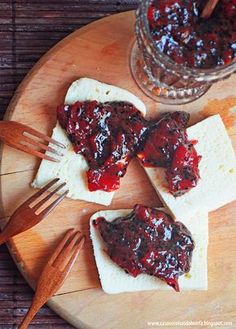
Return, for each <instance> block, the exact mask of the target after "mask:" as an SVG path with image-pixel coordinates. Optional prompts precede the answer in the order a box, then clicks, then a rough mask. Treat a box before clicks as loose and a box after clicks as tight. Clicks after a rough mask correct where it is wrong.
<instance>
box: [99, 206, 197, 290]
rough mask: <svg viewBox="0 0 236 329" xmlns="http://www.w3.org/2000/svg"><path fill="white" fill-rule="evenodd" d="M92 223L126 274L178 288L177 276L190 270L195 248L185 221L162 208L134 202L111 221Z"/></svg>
mask: <svg viewBox="0 0 236 329" xmlns="http://www.w3.org/2000/svg"><path fill="white" fill-rule="evenodd" d="M93 225H94V226H95V227H96V229H98V230H99V232H100V234H101V237H102V238H103V241H104V243H105V246H106V250H105V251H106V253H107V254H108V255H109V257H110V258H111V259H112V261H113V262H115V263H116V264H117V265H118V266H120V267H121V268H122V269H124V270H125V271H126V272H127V273H128V274H130V275H132V276H133V277H137V276H138V275H139V274H142V273H145V274H149V275H153V276H156V277H158V278H160V279H161V280H163V281H165V282H166V283H167V284H168V285H169V286H171V287H172V288H173V289H174V290H175V291H179V284H178V278H179V276H180V275H183V274H184V273H187V272H189V270H190V267H191V258H192V252H193V250H194V241H193V239H192V236H191V233H190V232H189V230H188V229H187V228H186V227H185V226H184V224H182V223H181V222H177V221H176V222H175V221H174V220H173V219H172V218H171V216H170V215H168V214H167V213H165V212H164V211H161V210H158V209H155V208H149V207H146V206H143V205H136V206H135V207H134V209H133V211H132V212H131V213H130V214H128V215H127V216H125V217H119V218H116V219H115V220H113V221H112V222H108V221H106V219H105V218H104V217H98V218H97V219H96V220H94V221H93Z"/></svg>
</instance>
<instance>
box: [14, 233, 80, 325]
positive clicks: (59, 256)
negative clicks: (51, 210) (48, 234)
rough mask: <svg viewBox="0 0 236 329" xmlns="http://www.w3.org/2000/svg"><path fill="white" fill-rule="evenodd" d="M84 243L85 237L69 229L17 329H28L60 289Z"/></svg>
mask: <svg viewBox="0 0 236 329" xmlns="http://www.w3.org/2000/svg"><path fill="white" fill-rule="evenodd" d="M84 242H85V236H84V235H82V234H81V233H80V232H79V231H75V230H74V229H70V230H68V231H67V233H66V234H65V236H64V238H63V239H62V241H61V242H60V243H59V245H58V246H57V247H56V249H55V251H54V252H53V254H52V256H51V257H50V258H49V260H48V262H47V264H46V266H45V267H44V269H43V271H42V274H41V275H40V278H39V280H38V283H37V286H36V290H35V295H34V298H33V301H32V304H31V307H30V309H29V311H28V313H27V314H26V316H25V318H24V320H23V322H22V323H21V325H20V326H19V329H26V328H28V326H29V324H30V322H31V320H32V319H33V318H34V316H35V314H36V313H37V312H38V310H39V309H40V308H41V307H42V306H43V305H44V304H45V303H46V302H47V301H48V299H49V298H51V297H52V296H53V295H54V294H55V293H56V291H57V290H58V289H59V288H60V287H61V285H62V284H63V282H64V281H65V279H66V277H67V275H68V274H69V272H70V270H71V268H72V266H73V264H74V262H75V260H76V258H77V256H78V254H79V251H80V250H81V248H82V246H83V244H84Z"/></svg>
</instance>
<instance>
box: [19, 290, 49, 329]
mask: <svg viewBox="0 0 236 329" xmlns="http://www.w3.org/2000/svg"><path fill="white" fill-rule="evenodd" d="M44 303H45V301H42V300H38V299H37V297H36V295H35V297H34V298H33V301H32V304H31V306H30V309H29V311H28V312H27V313H26V315H25V317H24V319H23V321H22V323H21V325H20V326H19V329H27V328H28V326H29V324H30V322H31V320H32V319H33V318H34V317H35V315H36V313H37V312H38V310H39V309H40V308H41V307H42V306H43V305H44Z"/></svg>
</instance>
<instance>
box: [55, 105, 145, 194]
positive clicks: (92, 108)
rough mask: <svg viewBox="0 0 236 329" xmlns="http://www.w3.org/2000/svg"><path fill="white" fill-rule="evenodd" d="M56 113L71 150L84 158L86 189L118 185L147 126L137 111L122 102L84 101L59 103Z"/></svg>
mask: <svg viewBox="0 0 236 329" xmlns="http://www.w3.org/2000/svg"><path fill="white" fill-rule="evenodd" d="M57 116H58V120H59V123H60V125H61V126H62V127H63V128H64V129H65V130H66V132H67V134H68V136H69V139H70V140H71V142H72V144H73V146H74V151H75V152H76V153H80V154H82V155H83V156H84V157H85V158H86V160H87V162H88V165H89V170H88V171H87V178H88V188H89V190H90V191H96V190H103V191H107V192H109V191H113V190H116V189H118V188H119V186H120V177H123V176H124V175H125V173H126V169H127V166H128V164H129V162H130V160H131V159H132V158H133V157H134V156H135V154H136V151H137V149H138V148H139V147H140V146H141V144H142V141H143V139H144V135H145V132H146V130H147V128H146V124H145V120H144V119H143V117H142V114H141V113H140V111H138V110H137V109H136V108H135V107H134V106H133V105H132V104H130V103H126V102H109V103H104V104H101V103H98V102H97V101H87V102H76V103H75V104H73V105H71V106H69V105H65V106H61V107H59V108H58V110H57Z"/></svg>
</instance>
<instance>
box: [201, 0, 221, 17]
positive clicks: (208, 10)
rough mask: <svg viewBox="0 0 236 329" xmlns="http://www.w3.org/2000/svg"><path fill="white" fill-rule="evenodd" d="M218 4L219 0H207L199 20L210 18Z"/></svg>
mask: <svg viewBox="0 0 236 329" xmlns="http://www.w3.org/2000/svg"><path fill="white" fill-rule="evenodd" d="M218 2H219V0H208V1H207V3H206V5H205V6H204V8H203V11H202V14H201V18H204V19H207V18H209V17H210V16H211V14H212V13H213V11H214V9H215V7H216V5H217V3H218Z"/></svg>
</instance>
